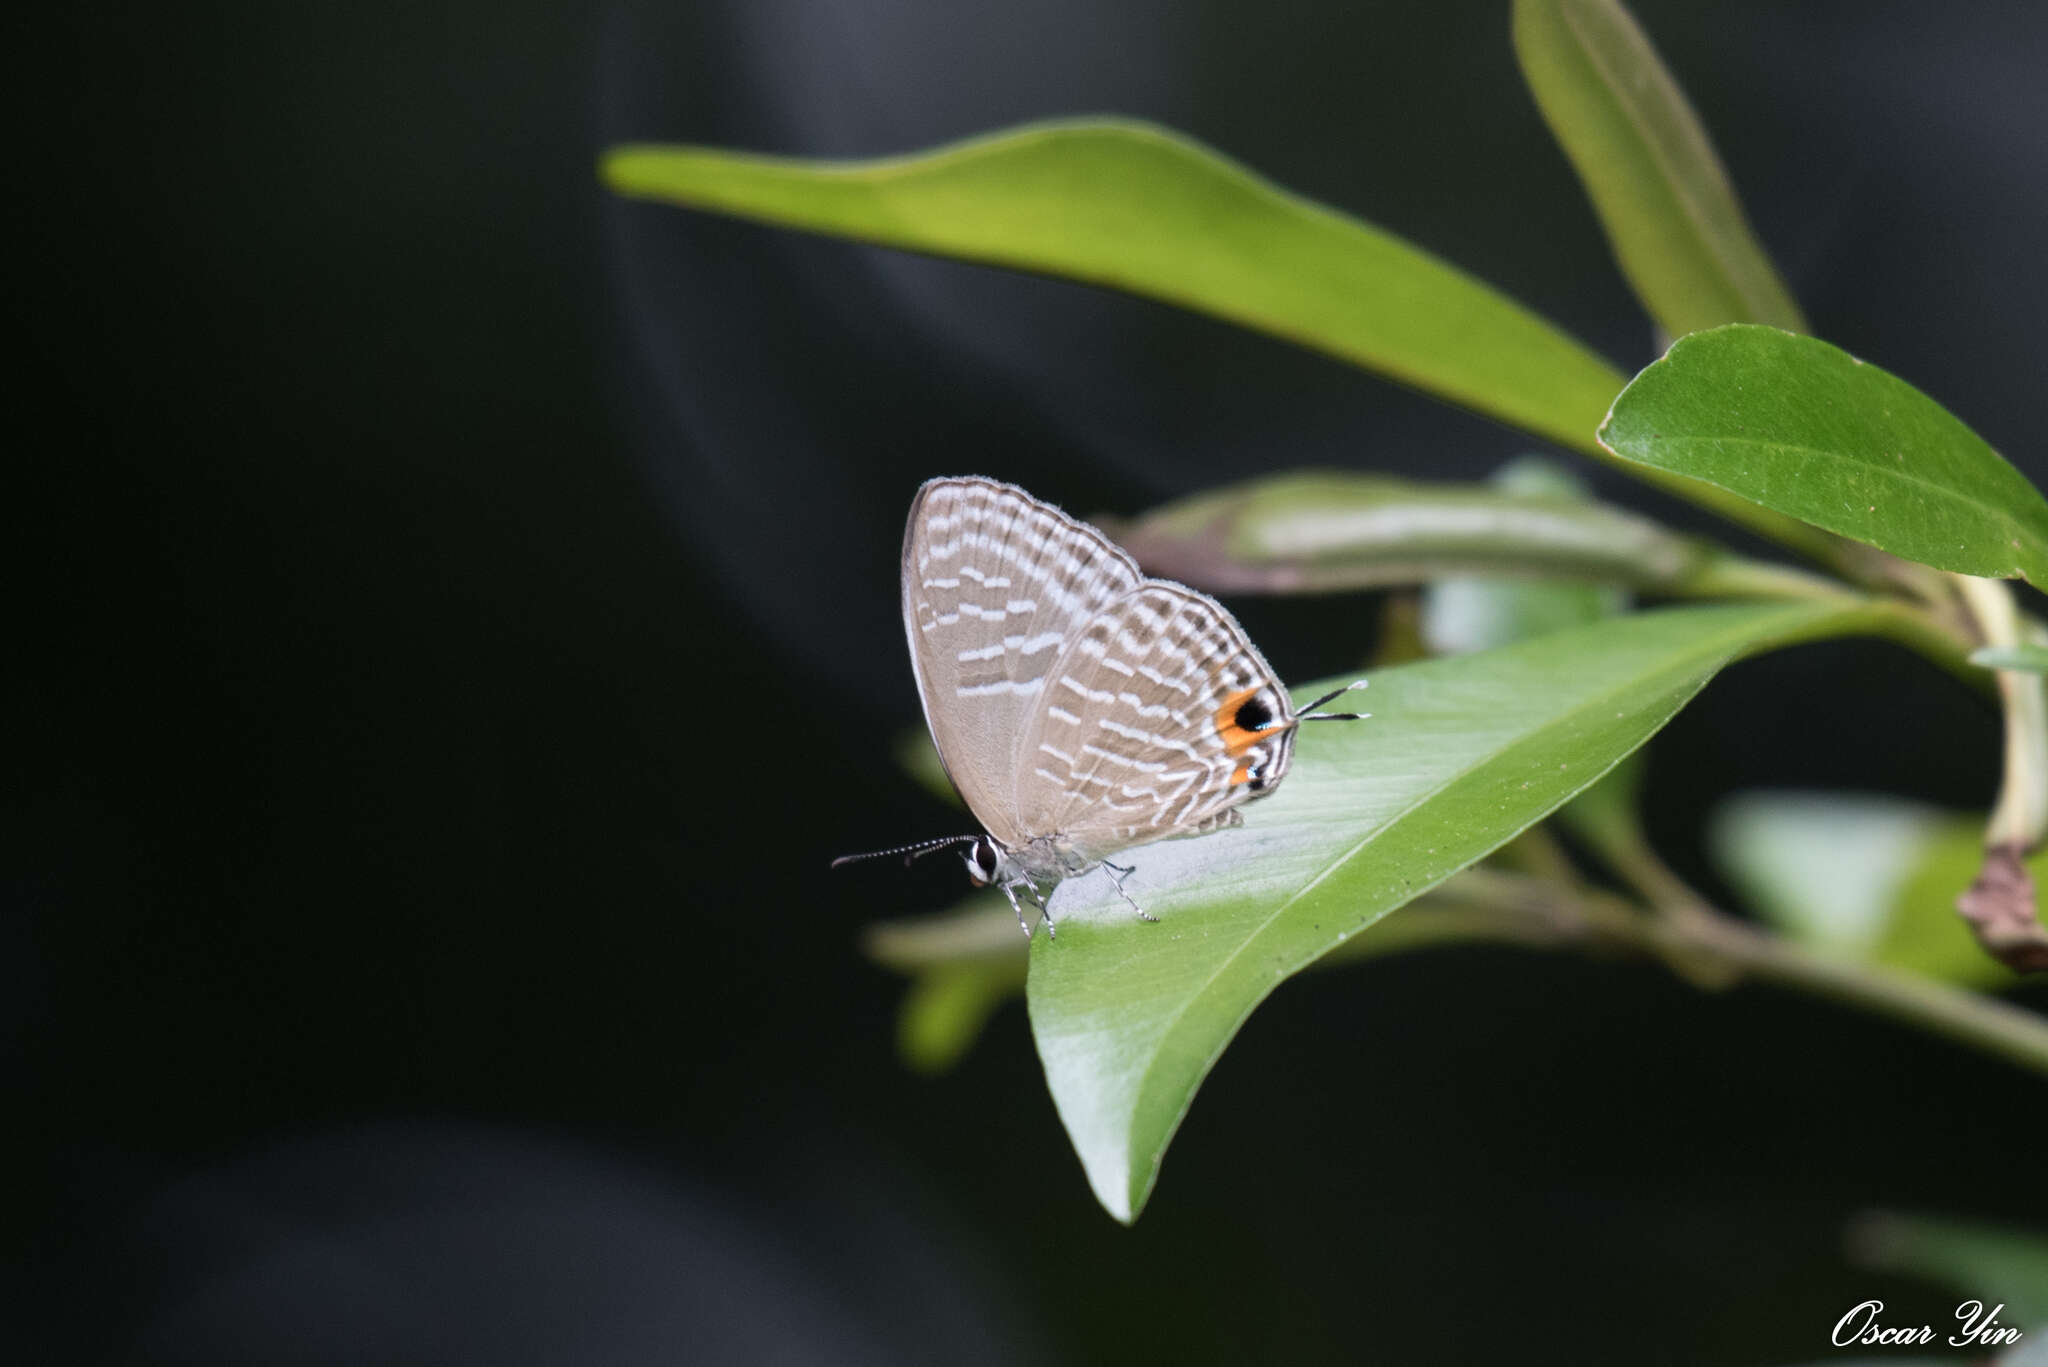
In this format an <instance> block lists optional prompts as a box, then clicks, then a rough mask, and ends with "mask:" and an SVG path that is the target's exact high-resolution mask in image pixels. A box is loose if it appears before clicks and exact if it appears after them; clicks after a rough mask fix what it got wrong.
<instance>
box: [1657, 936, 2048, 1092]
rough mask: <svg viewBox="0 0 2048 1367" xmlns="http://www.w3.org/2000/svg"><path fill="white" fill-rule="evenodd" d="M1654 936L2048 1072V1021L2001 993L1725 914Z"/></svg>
mask: <svg viewBox="0 0 2048 1367" xmlns="http://www.w3.org/2000/svg"><path fill="white" fill-rule="evenodd" d="M1645 924H1646V925H1650V924H1653V923H1650V922H1646V923H1645ZM1653 938H1654V939H1655V940H1657V941H1658V942H1659V943H1660V944H1663V945H1666V946H1678V947H1682V948H1683V949H1684V950H1686V951H1688V952H1690V953H1692V954H1697V955H1704V956H1707V957H1710V958H1714V959H1718V960H1719V961H1721V962H1722V963H1724V964H1726V965H1727V966H1728V967H1729V968H1731V969H1733V970H1735V971H1736V972H1737V973H1739V974H1741V975H1746V976H1750V977H1755V978H1760V979H1763V980H1765V981H1768V982H1776V983H1782V984H1784V985H1785V986H1788V987H1796V988H1799V989H1801V990H1802V991H1806V992H1810V993H1812V994H1814V995H1815V996H1818V997H1825V998H1827V999H1829V1000H1831V1001H1838V1002H1842V1003H1845V1004H1847V1005H1850V1006H1859V1007H1862V1008H1863V1009H1864V1010H1866V1011H1871V1012H1875V1013H1876V1014H1878V1015H1882V1016H1890V1017H1892V1018H1893V1019H1895V1020H1899V1021H1904V1022H1907V1023H1909V1024H1912V1025H1917V1026H1920V1027H1921V1028H1923V1029H1925V1030H1928V1031H1931V1032H1932V1033H1934V1034H1937V1035H1942V1036H1944V1037H1946V1038H1948V1039H1952V1040H1955V1041H1957V1042H1959V1043H1962V1044H1968V1045H1971V1046H1974V1047H1976V1048H1979V1049H1982V1050H1984V1051H1985V1052H1986V1053H1991V1054H1996V1055H1998V1056H1999V1057H2001V1058H2004V1059H2006V1060H2008V1061H2010V1062H2013V1063H2017V1064H2019V1065H2020V1066H2021V1067H2024V1068H2031V1069H2033V1070H2035V1071H2036V1072H2042V1073H2048V1019H2043V1018H2042V1017H2041V1016H2039V1015H2036V1014H2035V1013H2034V1012H2032V1011H2028V1010H2025V1009H2024V1008H2021V1007H2018V1006H2014V1005H2012V1004H2011V1003H2009V1002H2004V1001H2000V1000H1998V999H1997V998H1995V997H1986V996H1982V995H1980V994H1978V993H1975V992H1968V991H1964V990H1963V989H1961V988H1958V987H1951V986H1950V985H1948V984H1947V983H1942V982H1937V981H1935V980H1934V979H1932V978H1922V977H1916V976H1914V975H1912V974H1907V973H1900V972H1897V971H1895V970H1893V969H1889V968H1885V967H1883V966H1881V965H1878V964H1871V963H1858V962H1853V961H1850V960H1844V959H1831V958H1825V957H1822V956H1821V955H1818V954H1815V953H1813V952H1811V951H1810V950H1806V949H1803V948H1801V947H1799V946H1797V945H1794V944H1792V943H1790V942H1788V941H1786V940H1782V939H1779V938H1778V937H1776V936H1773V935H1767V934H1764V933H1763V932H1761V931H1758V930H1755V929H1753V928H1752V927H1750V926H1748V925H1746V924H1744V923H1743V922H1740V921H1737V920H1734V919H1733V918H1731V917H1728V916H1726V915H1723V914H1721V913H1719V912H1711V913H1710V914H1709V915H1707V916H1706V917H1703V918H1702V917H1695V918H1688V921H1687V923H1686V924H1685V925H1684V926H1683V927H1671V926H1660V927H1658V928H1657V931H1656V934H1655V935H1654V937H1653Z"/></svg>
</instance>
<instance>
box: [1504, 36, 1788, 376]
mask: <svg viewBox="0 0 2048 1367" xmlns="http://www.w3.org/2000/svg"><path fill="white" fill-rule="evenodd" d="M1514 33H1515V54H1516V56H1517V57H1518V58H1519V59H1520V60H1521V63H1522V74H1523V75H1524V77H1526V78H1527V80H1528V82H1529V89H1530V90H1531V91H1532V92H1533V93H1534V94H1535V96H1536V103H1537V106H1538V107H1539V108H1541V109H1542V111H1543V117H1544V119H1545V120H1546V121H1548V123H1549V124H1550V131H1551V132H1552V133H1553V134H1554V135H1555V136H1556V137H1557V140H1558V142H1559V143H1560V144H1561V145H1562V146H1563V147H1564V151H1565V155H1566V156H1568V157H1570V158H1571V162H1572V166H1573V168H1574V169H1575V170H1577V172H1578V173H1579V179H1580V181H1581V182H1583V183H1584V185H1585V187H1586V193H1587V194H1588V195H1589V196H1590V197H1591V198H1592V201H1593V207H1594V209H1595V210H1596V211H1597V212H1598V213H1599V215H1600V223H1601V226H1602V227H1603V228H1605V229H1606V232H1607V240H1608V241H1609V243H1611V244H1612V245H1613V247H1614V255H1615V258H1616V259H1617V260H1618V261H1619V262H1620V264H1621V270H1622V274H1624V275H1626V276H1627V277H1628V281H1629V284H1630V285H1632V286H1634V288H1635V292H1636V297H1637V298H1639V299H1641V300H1642V301H1643V306H1644V307H1645V308H1647V309H1648V310H1649V312H1650V316H1651V317H1653V318H1655V319H1656V320H1657V324H1658V326H1659V327H1661V328H1662V329H1663V331H1664V333H1665V335H1666V336H1668V337H1683V336H1684V335H1685V334H1686V333H1688V332H1698V331H1699V330H1700V329H1702V328H1710V327H1717V326H1719V325H1720V324H1722V323H1770V324H1773V325H1775V326H1777V327H1782V328H1789V329H1791V330H1792V331H1794V332H1804V331H1805V330H1806V322H1805V320H1804V319H1803V318H1801V317H1800V315H1799V306H1798V305H1797V304H1795V303H1793V301H1792V296H1791V295H1790V294H1789V293H1788V292H1787V291H1786V289H1785V286H1784V282H1782V281H1781V280H1779V278H1778V274H1777V272H1776V271H1775V270H1773V269H1772V268H1771V262H1770V258H1769V257H1768V256H1766V255H1765V253H1764V250H1763V248H1762V247H1761V246H1759V245H1758V243H1757V240H1756V237H1755V235H1754V234H1753V233H1752V232H1751V231H1750V227H1749V224H1748V222H1747V221H1746V220H1745V219H1744V218H1743V214H1742V207H1741V205H1740V204H1738V203H1737V202H1736V198H1735V189H1734V187H1733V186H1732V185H1731V184H1730V183H1729V180H1728V173H1727V171H1726V170H1725V169H1723V167H1722V165H1721V159H1720V158H1719V157H1718V156H1716V155H1715V154H1714V146H1713V143H1712V141H1711V140H1710V139H1709V138H1708V137H1707V133H1706V129H1705V128H1703V127H1702V126H1701V125H1700V121H1699V117H1698V116H1697V115H1696V114H1694V113H1693V110H1692V106H1691V105H1690V104H1688V103H1687V102H1686V98H1685V94H1684V92H1683V91H1681V90H1680V89H1679V88H1678V83H1677V82H1676V81H1674V80H1673V79H1672V77H1671V73H1670V71H1668V70H1667V69H1666V68H1665V66H1664V63H1663V62H1662V60H1660V59H1659V58H1658V56H1657V51H1656V49H1655V48H1654V47H1652V46H1651V45H1650V40H1649V38H1648V37H1647V36H1645V34H1644V33H1643V30H1642V29H1641V27H1639V26H1638V25H1637V23H1636V21H1635V19H1634V18H1633V17H1632V16H1631V15H1630V14H1629V12H1628V11H1627V10H1626V9H1625V8H1623V7H1622V6H1621V5H1620V4H1619V3H1617V0H1515V18H1514Z"/></svg>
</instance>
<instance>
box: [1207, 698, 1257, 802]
mask: <svg viewBox="0 0 2048 1367" xmlns="http://www.w3.org/2000/svg"><path fill="white" fill-rule="evenodd" d="M1258 691H1259V690H1258V689H1256V688H1246V689H1241V690H1239V691H1238V692H1236V693H1233V694H1231V695H1230V696H1229V697H1227V698H1225V699H1224V700H1223V706H1221V707H1219V708H1217V709H1216V734H1217V735H1219V736H1221V737H1223V753H1225V754H1227V755H1241V754H1243V753H1244V752H1245V751H1246V750H1248V749H1250V748H1251V746H1252V745H1253V744H1254V743H1255V742H1257V740H1258V738H1259V733H1258V732H1256V731H1247V730H1245V729H1244V728H1243V727H1242V726H1239V725H1238V724H1237V710H1238V709H1239V708H1241V707H1243V706H1244V705H1245V704H1246V703H1248V702H1250V701H1251V700H1252V698H1253V697H1254V696H1256V695H1257V693H1258ZM1230 781H1231V782H1232V783H1241V782H1243V780H1242V779H1237V778H1233V779H1232V780H1230Z"/></svg>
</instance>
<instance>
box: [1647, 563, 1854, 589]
mask: <svg viewBox="0 0 2048 1367" xmlns="http://www.w3.org/2000/svg"><path fill="white" fill-rule="evenodd" d="M1665 591H1666V592H1668V593H1670V594H1672V595H1674V596H1676V597H1681V598H1822V599H1827V598H1844V597H1851V596H1854V595H1855V590H1853V589H1851V588H1849V587H1848V586H1847V585H1845V584H1843V583H1842V582H1841V581H1840V580H1838V579H1830V578H1828V577H1827V576H1826V575H1821V574H1815V573H1814V572H1813V571H1811V570H1802V569H1799V568H1796V567H1795V566H1792V565H1778V564H1773V563H1772V562H1770V561H1768V560H1751V559H1749V558H1747V557H1745V556H1740V555H1729V554H1727V553H1725V552H1723V553H1718V554H1713V555H1709V556H1707V557H1706V558H1705V559H1704V560H1702V561H1701V562H1700V564H1699V565H1698V566H1697V567H1695V568H1694V569H1693V570H1692V571H1691V572H1690V573H1688V574H1687V575H1686V576H1685V577H1684V578H1683V579H1681V580H1679V581H1677V582H1675V583H1672V584H1669V585H1666V586H1665Z"/></svg>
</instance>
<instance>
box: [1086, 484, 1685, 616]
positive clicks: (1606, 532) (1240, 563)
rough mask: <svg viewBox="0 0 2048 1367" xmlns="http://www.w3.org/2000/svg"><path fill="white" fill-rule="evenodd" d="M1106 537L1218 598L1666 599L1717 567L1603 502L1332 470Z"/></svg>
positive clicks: (1204, 503)
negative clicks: (1467, 588) (1453, 592)
mask: <svg viewBox="0 0 2048 1367" xmlns="http://www.w3.org/2000/svg"><path fill="white" fill-rule="evenodd" d="M1109 530H1110V532H1111V534H1112V535H1114V536H1115V537H1116V539H1117V540H1118V541H1119V542H1121V543H1122V544H1123V546H1124V548H1125V549H1126V550H1128V551H1130V553H1131V554H1132V555H1134V556H1136V557H1137V559H1138V563H1139V564H1141V565H1143V566H1144V567H1145V569H1146V571H1147V572H1148V573H1151V574H1155V575H1159V576H1161V577H1163V578H1169V579H1177V580H1179V581H1180V582H1182V583H1184V584H1192V585H1194V586H1195V587H1197V588H1202V589H1206V590H1209V591H1211V592H1217V593H1328V592H1336V591H1340V590H1349V589H1364V588H1377V587H1382V586H1385V585H1391V584H1414V583H1421V582H1424V581H1427V580H1431V579H1438V578H1442V577H1443V576H1446V575H1457V574H1491V575H1496V576H1497V575H1500V574H1503V573H1505V574H1513V575H1521V576H1528V577H1531V578H1561V579H1570V580H1578V581H1581V582H1582V583H1590V584H1594V585H1598V584H1611V583H1622V584H1632V585H1638V586H1642V587H1658V586H1662V585H1669V584H1672V583H1676V582H1678V581H1681V580H1683V579H1684V578H1686V577H1687V576H1688V575H1689V574H1691V573H1692V572H1694V571H1695V570H1696V569H1698V568H1699V567H1700V566H1701V565H1702V564H1704V563H1705V561H1706V560H1707V559H1708V558H1709V556H1710V555H1711V551H1710V549H1709V548H1708V547H1707V546H1706V545H1705V544H1704V543H1702V542H1699V541H1696V540H1694V539H1692V538H1690V537H1685V536H1680V535H1678V534H1677V533H1675V532H1670V531H1667V530H1665V529H1664V528H1663V527H1660V526H1658V525H1657V524H1656V523H1655V522H1652V521H1650V520H1649V519H1648V518H1645V517H1639V516H1637V515H1636V514H1634V513H1629V512H1624V511H1622V510H1621V509H1619V508H1614V507H1610V506H1608V505H1606V504H1600V503H1588V502H1583V501H1581V500H1579V499H1576V498H1572V497H1568V496H1560V495H1558V494H1555V493H1549V494H1544V493H1518V492H1514V491H1511V490H1505V489H1489V488H1484V487H1481V486H1477V485H1470V484H1423V483H1417V482H1415V481H1411V480H1403V479H1393V478H1388V477H1385V476H1379V475H1356V474H1345V473H1340V472H1335V471H1328V472H1310V473H1301V474H1290V475H1277V476H1274V477H1272V478H1270V479H1259V480H1252V481H1250V482H1248V483H1244V484H1238V485H1233V486H1231V487H1229V488H1225V489H1220V490H1216V491H1213V492H1210V493H1204V494H1196V495H1194V496H1192V497H1189V498H1184V499H1181V500H1178V501H1177V502H1174V503H1170V504H1168V505H1166V506H1165V507H1163V508H1159V509H1157V510H1155V511H1153V512H1150V513H1147V514H1145V515H1144V516H1143V517H1140V518H1136V519H1133V520H1132V521H1130V522H1126V523H1120V524H1114V525H1112V526H1110V527H1109ZM1591 592H1592V593H1593V594H1595V595H1598V594H1599V593H1600V592H1601V590H1600V589H1598V588H1597V587H1596V588H1593V589H1592V590H1591ZM1572 596H1573V600H1574V601H1577V599H1579V598H1582V597H1583V596H1584V595H1583V594H1577V593H1575V594H1574V595H1572Z"/></svg>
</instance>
